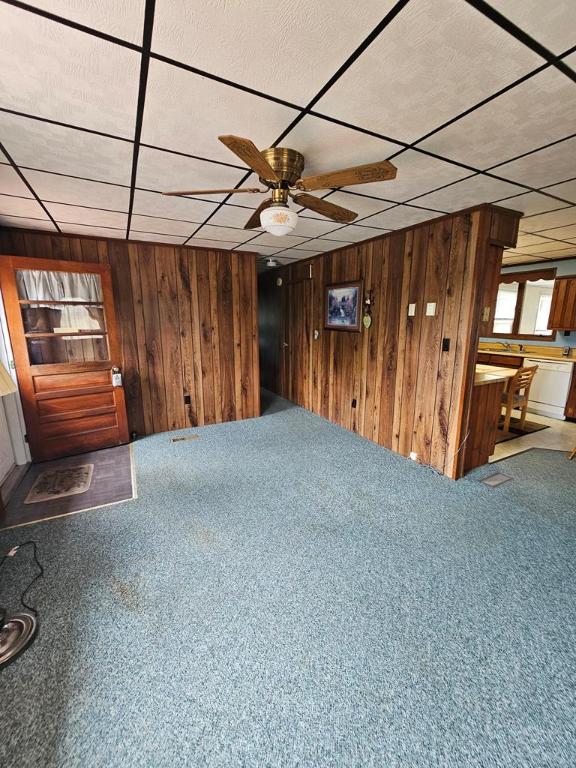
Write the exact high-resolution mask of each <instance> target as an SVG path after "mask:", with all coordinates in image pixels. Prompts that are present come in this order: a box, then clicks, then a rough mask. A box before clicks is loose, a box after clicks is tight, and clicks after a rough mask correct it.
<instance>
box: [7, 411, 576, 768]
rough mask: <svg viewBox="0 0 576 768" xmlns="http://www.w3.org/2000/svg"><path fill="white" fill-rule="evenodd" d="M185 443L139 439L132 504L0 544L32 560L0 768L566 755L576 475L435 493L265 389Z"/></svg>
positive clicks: (574, 470) (550, 470)
mask: <svg viewBox="0 0 576 768" xmlns="http://www.w3.org/2000/svg"><path fill="white" fill-rule="evenodd" d="M194 431H195V432H197V433H198V434H199V435H200V439H199V440H195V441H191V442H181V443H171V442H170V440H169V436H168V435H167V434H162V435H156V436H154V437H151V438H146V439H144V440H141V441H139V442H138V443H136V444H135V446H134V448H135V456H136V472H137V481H138V488H139V496H140V498H138V499H136V500H134V501H129V502H126V503H125V504H122V505H119V506H113V507H109V508H105V509H100V510H96V511H93V512H86V513H82V514H79V515H74V516H72V517H68V518H62V519H59V520H55V521H52V522H46V523H41V524H38V525H34V526H30V527H28V528H19V529H15V530H12V531H4V532H2V533H1V534H0V552H4V551H5V550H6V549H7V548H8V547H9V546H11V545H12V544H14V543H17V542H22V541H25V540H26V539H29V538H33V539H35V540H36V541H37V542H38V544H39V550H40V558H41V560H42V562H43V563H44V566H45V569H46V577H45V579H44V580H43V581H41V582H39V584H38V586H37V588H35V589H34V591H33V598H34V602H35V603H36V605H37V607H38V609H39V611H40V622H41V633H40V635H39V637H38V638H37V640H36V641H35V643H34V645H33V646H32V647H31V648H30V649H29V650H28V651H27V652H26V653H25V654H24V655H23V656H22V657H21V658H20V659H18V660H17V661H16V662H15V663H14V664H12V665H10V666H9V667H7V668H6V669H4V670H3V671H2V672H0V764H1V765H2V766H3V768H12V767H13V766H14V767H16V766H18V767H19V768H32V767H34V768H40V767H41V768H52V767H53V766H59V767H62V768H70V767H72V766H74V767H76V766H78V767H82V768H96V767H98V768H104V767H106V768H120V767H121V768H137V767H138V768H142V767H145V768H164V767H166V768H167V767H168V766H170V768H176V767H180V766H190V767H193V768H213V767H214V768H215V767H216V766H217V767H218V768H236V767H240V766H242V767H243V768H283V767H284V766H286V767H291V768H292V767H294V768H295V767H296V766H298V767H299V768H314V767H315V766H323V767H324V766H325V767H328V766H330V768H348V767H349V766H355V767H358V768H360V767H362V768H364V767H374V768H376V766H378V768H383V767H385V768H400V767H401V768H433V767H436V766H438V767H440V766H442V767H448V766H450V767H452V766H453V767H454V768H468V767H469V766H475V767H477V768H491V767H492V766H493V767H494V768H512V767H513V768H524V767H527V766H529V767H532V766H533V767H534V768H563V767H564V766H566V768H567V767H568V766H570V767H572V766H573V765H575V764H576V697H575V683H576V615H575V614H576V601H575V599H574V597H575V595H574V592H575V590H574V587H575V582H576V567H575V563H576V557H575V555H576V543H575V542H576V536H575V534H576V509H575V506H576V505H575V502H574V498H575V494H574V488H575V481H576V462H568V461H567V460H566V458H565V455H564V454H562V453H558V452H554V451H543V450H533V451H530V452H528V453H523V454H521V455H518V456H514V457H512V458H510V459H507V460H505V461H503V462H501V463H500V464H499V465H498V468H497V469H498V471H501V472H506V473H507V474H510V475H512V476H513V478H514V480H513V481H511V482H509V483H506V484H505V485H503V486H501V487H499V488H496V489H493V490H492V489H489V488H487V487H485V486H483V485H482V484H480V483H478V482H477V479H478V477H481V476H484V475H487V474H490V473H491V472H494V471H495V469H494V467H484V468H482V469H480V470H477V471H476V472H475V473H474V474H473V475H471V476H469V477H467V478H466V479H464V480H462V481H459V482H458V483H453V482H451V481H450V480H447V479H445V478H444V477H441V476H438V475H436V474H435V473H434V472H432V471H431V470H429V469H427V468H424V467H419V466H417V465H416V464H413V463H411V462H409V461H406V460H404V459H402V458H400V457H398V456H396V455H394V454H392V453H390V452H388V451H385V450H383V449H381V448H379V447H377V446H375V445H373V444H371V443H369V442H367V441H365V440H363V439H361V438H358V437H357V436H355V435H352V434H350V433H348V432H346V431H343V430H342V429H340V428H338V427H336V426H333V425H330V424H328V423H327V422H325V421H323V420H321V419H319V418H317V417H315V416H313V415H312V414H310V413H308V412H307V411H304V410H302V409H299V408H296V407H293V406H290V405H287V404H285V403H283V402H281V401H278V400H275V401H272V402H271V403H269V404H268V405H267V410H266V413H265V415H264V416H263V417H262V418H260V419H254V420H250V421H244V422H239V423H235V424H225V425H218V426H213V427H206V428H203V429H199V430H194ZM27 558H28V554H25V552H24V551H23V552H22V554H21V556H20V557H19V559H18V558H17V559H15V561H11V562H10V564H9V568H8V569H7V571H6V572H5V573H3V574H2V585H3V589H2V598H0V604H2V602H3V601H4V602H5V601H6V600H8V598H9V597H10V595H12V599H11V601H9V602H10V604H11V605H12V606H14V605H15V603H17V600H15V598H14V595H16V594H17V593H18V591H19V588H20V587H21V586H22V585H24V584H25V583H26V582H27V580H28V578H29V574H30V573H31V569H29V568H28V566H27V565H26V563H27V562H28V560H27ZM3 599H4V600H3Z"/></svg>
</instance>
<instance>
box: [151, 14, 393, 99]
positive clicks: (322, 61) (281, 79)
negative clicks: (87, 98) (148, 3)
mask: <svg viewBox="0 0 576 768" xmlns="http://www.w3.org/2000/svg"><path fill="white" fill-rule="evenodd" d="M393 5H394V0H361V2H358V3H356V4H355V6H354V12H353V13H352V12H351V9H350V7H349V6H348V4H347V3H334V2H333V0H315V2H314V3H310V2H307V1H306V0H276V2H274V3H270V2H269V0H252V2H250V3H249V4H248V5H246V3H242V2H232V3H226V4H224V5H223V4H222V2H221V1H218V0H204V2H190V3H185V2H180V3H175V2H173V0H157V2H156V20H155V24H154V38H153V41H152V47H153V50H154V51H156V52H158V53H161V54H164V55H165V56H169V57H171V58H173V59H176V60H178V61H183V62H186V63H188V64H193V65H194V66H195V67H198V68H200V69H203V70H206V71H208V72H213V73H215V74H218V75H220V76H221V77H225V78H227V79H228V80H233V81H235V82H239V83H242V84H243V85H247V86H249V87H252V88H255V89H257V90H259V91H263V92H265V93H269V94H272V95H275V96H278V97H280V98H282V99H286V100H288V101H292V102H295V103H298V104H302V105H305V104H306V103H307V102H308V101H309V100H310V99H311V98H312V97H313V96H314V95H315V94H316V92H317V91H318V90H319V89H320V88H321V87H322V86H323V85H324V83H325V82H326V81H328V80H329V79H330V77H331V76H332V74H333V73H334V72H335V71H336V70H337V69H338V67H340V66H341V64H342V62H343V61H345V60H346V59H347V58H348V56H350V54H351V53H352V52H353V51H354V49H355V48H357V47H358V46H359V45H360V43H361V42H362V41H363V40H364V38H365V37H366V36H367V35H368V34H369V33H370V32H371V31H372V29H373V28H374V27H375V26H376V24H378V22H379V21H380V19H382V18H383V17H384V16H385V15H386V13H387V12H388V11H389V10H390V8H391V7H392V6H393ZM207 40H209V41H210V43H209V44H207ZM223 52H225V55H223Z"/></svg>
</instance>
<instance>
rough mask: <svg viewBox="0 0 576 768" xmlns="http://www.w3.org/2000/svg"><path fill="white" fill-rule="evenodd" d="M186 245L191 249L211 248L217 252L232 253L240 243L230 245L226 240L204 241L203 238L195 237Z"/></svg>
mask: <svg viewBox="0 0 576 768" xmlns="http://www.w3.org/2000/svg"><path fill="white" fill-rule="evenodd" d="M186 245H189V246H190V247H191V248H194V247H196V248H211V249H212V250H216V251H232V250H236V247H237V246H238V243H228V242H226V241H225V240H204V239H203V238H201V237H193V238H192V240H188V242H187V243H186Z"/></svg>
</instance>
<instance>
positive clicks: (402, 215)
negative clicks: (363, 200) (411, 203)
mask: <svg viewBox="0 0 576 768" xmlns="http://www.w3.org/2000/svg"><path fill="white" fill-rule="evenodd" d="M436 218H438V212H437V211H427V210H422V209H420V208H410V207H408V206H406V205H399V206H397V207H396V208H391V209H390V210H389V211H384V213H377V214H376V215H375V216H369V217H368V218H367V219H364V220H363V221H362V224H365V225H366V226H374V227H381V228H382V229H403V228H404V227H410V226H412V224H419V223H420V222H421V221H428V220H429V219H436Z"/></svg>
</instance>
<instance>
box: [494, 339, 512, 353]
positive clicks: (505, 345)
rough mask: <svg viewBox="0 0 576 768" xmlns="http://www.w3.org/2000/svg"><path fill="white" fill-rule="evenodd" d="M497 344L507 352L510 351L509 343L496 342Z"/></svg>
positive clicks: (510, 345)
mask: <svg viewBox="0 0 576 768" xmlns="http://www.w3.org/2000/svg"><path fill="white" fill-rule="evenodd" d="M496 343H497V344H501V345H502V346H503V347H504V349H505V350H506V351H507V352H511V351H512V344H510V342H509V341H497V342H496Z"/></svg>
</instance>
